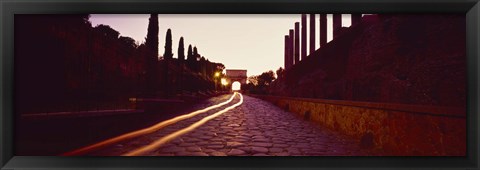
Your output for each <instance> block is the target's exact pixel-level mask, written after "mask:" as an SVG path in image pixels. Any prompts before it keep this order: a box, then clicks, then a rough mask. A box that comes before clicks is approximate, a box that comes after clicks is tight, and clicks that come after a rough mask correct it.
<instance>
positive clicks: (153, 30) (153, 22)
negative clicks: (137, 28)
mask: <svg viewBox="0 0 480 170" xmlns="http://www.w3.org/2000/svg"><path fill="white" fill-rule="evenodd" d="M145 45H146V46H147V48H148V49H149V50H150V51H151V52H152V53H153V54H154V55H155V57H156V58H158V14H150V19H149V23H148V32H147V38H146V40H145ZM157 60H158V59H157Z"/></svg>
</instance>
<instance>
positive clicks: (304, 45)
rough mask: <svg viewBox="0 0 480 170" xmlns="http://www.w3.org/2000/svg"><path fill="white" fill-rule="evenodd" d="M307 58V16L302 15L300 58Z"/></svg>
mask: <svg viewBox="0 0 480 170" xmlns="http://www.w3.org/2000/svg"><path fill="white" fill-rule="evenodd" d="M305 57H307V14H302V58H300V60H303V59H305Z"/></svg>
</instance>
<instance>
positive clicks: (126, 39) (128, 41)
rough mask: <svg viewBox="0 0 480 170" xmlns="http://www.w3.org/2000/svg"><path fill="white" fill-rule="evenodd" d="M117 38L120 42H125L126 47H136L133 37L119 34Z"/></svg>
mask: <svg viewBox="0 0 480 170" xmlns="http://www.w3.org/2000/svg"><path fill="white" fill-rule="evenodd" d="M118 40H120V42H122V43H123V44H125V45H126V46H127V47H133V48H137V44H136V43H135V40H134V39H133V38H130V37H124V36H120V38H118Z"/></svg>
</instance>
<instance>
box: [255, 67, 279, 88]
mask: <svg viewBox="0 0 480 170" xmlns="http://www.w3.org/2000/svg"><path fill="white" fill-rule="evenodd" d="M273 80H275V73H273V71H272V70H270V71H268V72H263V73H262V74H261V75H260V76H258V84H259V85H260V86H269V85H270V83H272V81H273Z"/></svg>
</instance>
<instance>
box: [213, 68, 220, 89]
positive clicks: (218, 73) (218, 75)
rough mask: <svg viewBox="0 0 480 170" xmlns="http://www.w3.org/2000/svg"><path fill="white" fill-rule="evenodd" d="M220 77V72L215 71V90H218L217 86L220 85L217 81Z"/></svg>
mask: <svg viewBox="0 0 480 170" xmlns="http://www.w3.org/2000/svg"><path fill="white" fill-rule="evenodd" d="M218 77H220V72H215V75H214V78H213V80H215V91H217V90H218V88H217V86H218V85H217V81H218V80H217V79H218Z"/></svg>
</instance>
